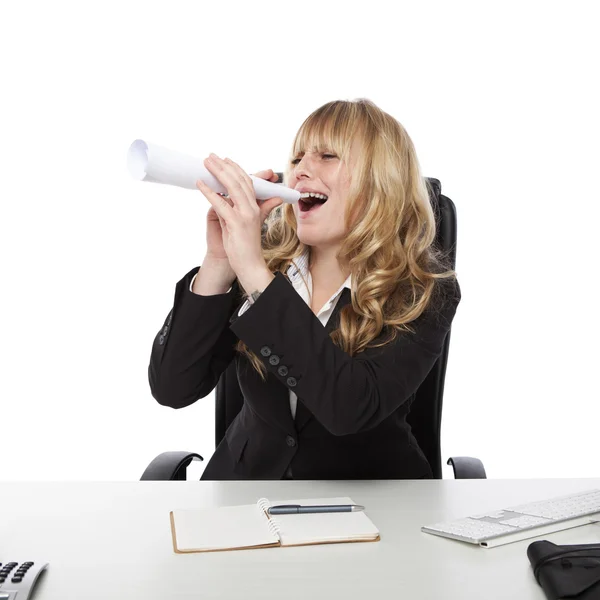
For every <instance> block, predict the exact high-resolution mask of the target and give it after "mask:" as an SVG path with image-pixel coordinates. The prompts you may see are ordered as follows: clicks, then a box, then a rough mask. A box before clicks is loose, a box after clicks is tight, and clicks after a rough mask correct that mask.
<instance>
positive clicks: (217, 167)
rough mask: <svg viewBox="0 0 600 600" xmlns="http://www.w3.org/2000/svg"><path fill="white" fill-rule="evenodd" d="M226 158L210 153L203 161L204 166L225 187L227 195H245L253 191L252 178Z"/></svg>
mask: <svg viewBox="0 0 600 600" xmlns="http://www.w3.org/2000/svg"><path fill="white" fill-rule="evenodd" d="M231 162H232V161H230V162H228V159H225V160H223V159H221V158H219V157H218V156H217V155H216V154H211V155H210V156H209V157H208V158H207V159H206V160H205V161H204V164H205V166H206V168H207V169H208V170H209V171H210V172H211V173H212V174H213V175H214V176H215V177H216V178H217V179H218V180H219V182H220V183H221V184H222V185H223V186H224V187H225V188H226V189H227V191H228V192H229V196H230V197H231V196H232V195H234V194H237V195H240V194H241V195H242V196H245V195H246V194H247V193H248V192H250V191H251V190H252V192H253V191H254V186H253V185H252V180H251V179H250V177H248V175H247V174H246V173H244V171H242V169H240V167H239V166H238V165H233V164H231Z"/></svg>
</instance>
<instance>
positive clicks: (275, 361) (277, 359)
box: [269, 354, 279, 366]
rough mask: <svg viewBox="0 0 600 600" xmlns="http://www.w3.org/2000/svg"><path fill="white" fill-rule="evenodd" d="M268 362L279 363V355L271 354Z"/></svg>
mask: <svg viewBox="0 0 600 600" xmlns="http://www.w3.org/2000/svg"><path fill="white" fill-rule="evenodd" d="M269 362H270V363H271V364H272V365H273V366H275V365H278V364H279V356H277V354H273V355H272V356H270V357H269Z"/></svg>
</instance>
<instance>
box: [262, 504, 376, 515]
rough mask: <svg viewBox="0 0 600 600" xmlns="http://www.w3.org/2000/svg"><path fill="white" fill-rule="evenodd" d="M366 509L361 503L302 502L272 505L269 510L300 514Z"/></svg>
mask: <svg viewBox="0 0 600 600" xmlns="http://www.w3.org/2000/svg"><path fill="white" fill-rule="evenodd" d="M361 510H365V507H364V506H360V505H359V504H323V505H318V504H314V505H310V506H301V505H300V504H279V505H278V506H271V507H270V508H269V509H268V510H267V512H268V513H269V514H270V515H300V514H307V513H333V512H358V511H361Z"/></svg>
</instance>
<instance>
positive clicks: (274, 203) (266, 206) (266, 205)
mask: <svg viewBox="0 0 600 600" xmlns="http://www.w3.org/2000/svg"><path fill="white" fill-rule="evenodd" d="M281 204H283V199H282V198H279V197H277V198H269V199H268V200H265V201H264V202H263V204H262V206H261V207H260V212H261V214H262V216H263V218H264V219H266V218H267V217H268V216H269V213H270V212H271V211H272V210H273V209H275V208H277V207H278V206H280V205H281Z"/></svg>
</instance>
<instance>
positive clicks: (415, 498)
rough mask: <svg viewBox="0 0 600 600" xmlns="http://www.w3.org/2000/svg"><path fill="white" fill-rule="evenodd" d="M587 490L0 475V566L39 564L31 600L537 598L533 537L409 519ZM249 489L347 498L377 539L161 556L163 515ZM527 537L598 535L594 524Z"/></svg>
mask: <svg viewBox="0 0 600 600" xmlns="http://www.w3.org/2000/svg"><path fill="white" fill-rule="evenodd" d="M594 488H600V479H537V480H501V479H495V480H494V479H490V480H462V481H455V480H441V481H436V480H419V481H351V482H350V481H318V482H316V481H262V482H256V481H255V482H237V481H234V482H205V481H202V482H200V481H185V482H176V481H173V482H131V483H126V482H116V483H91V482H73V483H63V482H57V483H21V482H18V483H11V482H0V508H1V511H0V562H7V561H10V560H15V561H26V560H34V561H35V560H43V561H46V562H49V563H50V564H49V567H48V570H47V572H46V573H45V574H44V575H43V577H42V578H41V579H40V581H39V583H38V585H37V588H36V593H35V595H34V599H35V600H58V599H61V600H64V599H67V598H68V599H71V598H73V599H77V600H84V599H85V600H95V599H100V598H101V599H102V600H108V599H111V600H117V599H119V600H120V599H127V600H154V599H156V600H158V599H160V600H166V599H169V600H174V599H183V598H186V599H188V598H189V599H191V598H197V599H209V598H211V599H212V598H223V599H225V598H232V599H233V598H235V599H246V598H261V599H268V598H278V599H279V600H284V599H285V600H288V599H293V598H303V599H307V598H309V599H310V600H316V599H319V598H335V599H338V598H341V599H344V600H346V599H348V600H350V599H355V598H356V599H360V600H367V599H368V600H370V599H371V598H372V599H378V600H379V599H381V600H383V599H387V598H393V599H394V600H409V599H415V598H418V599H419V600H421V599H431V600H440V599H443V600H450V599H454V598H456V599H460V600H469V599H470V598H473V599H477V600H481V598H486V599H494V598H502V599H505V598H518V599H519V600H525V599H528V598H532V599H539V600H544V598H545V596H544V594H543V591H542V590H541V588H540V587H539V586H538V584H537V582H536V581H535V579H534V577H533V573H532V570H531V566H530V564H529V561H528V559H527V554H526V551H527V546H528V545H529V544H530V543H532V542H533V541H535V539H530V540H524V541H520V542H515V543H512V544H508V545H505V546H499V547H497V548H490V549H485V548H480V547H478V546H474V545H470V544H466V543H463V542H457V541H454V540H449V539H445V538H441V537H437V536H433V535H429V534H426V533H423V532H421V530H420V527H421V526H422V525H429V524H433V523H436V522H439V521H445V520H450V519H454V518H461V517H465V516H469V515H472V514H478V513H481V512H482V511H485V510H489V509H499V508H503V507H507V506H514V505H518V504H521V503H524V502H531V501H535V500H541V499H545V498H551V497H555V496H561V495H565V494H570V493H575V492H579V491H585V490H588V489H594ZM263 496H264V497H267V498H268V497H271V498H273V499H286V498H289V499H292V498H319V497H323V498H326V497H335V496H350V497H351V498H352V500H353V501H354V502H356V503H358V504H363V505H365V507H366V513H367V515H368V516H369V518H370V519H371V520H372V521H373V522H374V523H375V525H377V527H378V528H379V530H380V532H381V541H380V542H375V543H359V544H356V543H354V544H334V545H321V546H306V547H295V548H267V549H259V550H239V551H230V552H210V553H198V554H175V553H174V552H173V546H172V540H171V531H170V525H169V511H170V510H173V509H176V508H192V507H197V506H227V505H234V504H250V503H252V502H255V501H256V500H257V499H258V498H260V497H263ZM536 539H537V538H536ZM541 539H549V540H551V541H553V542H555V543H560V544H586V543H599V542H600V524H592V525H586V526H583V527H579V528H576V529H571V530H566V531H561V532H558V533H553V534H547V535H545V536H542V538H541Z"/></svg>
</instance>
